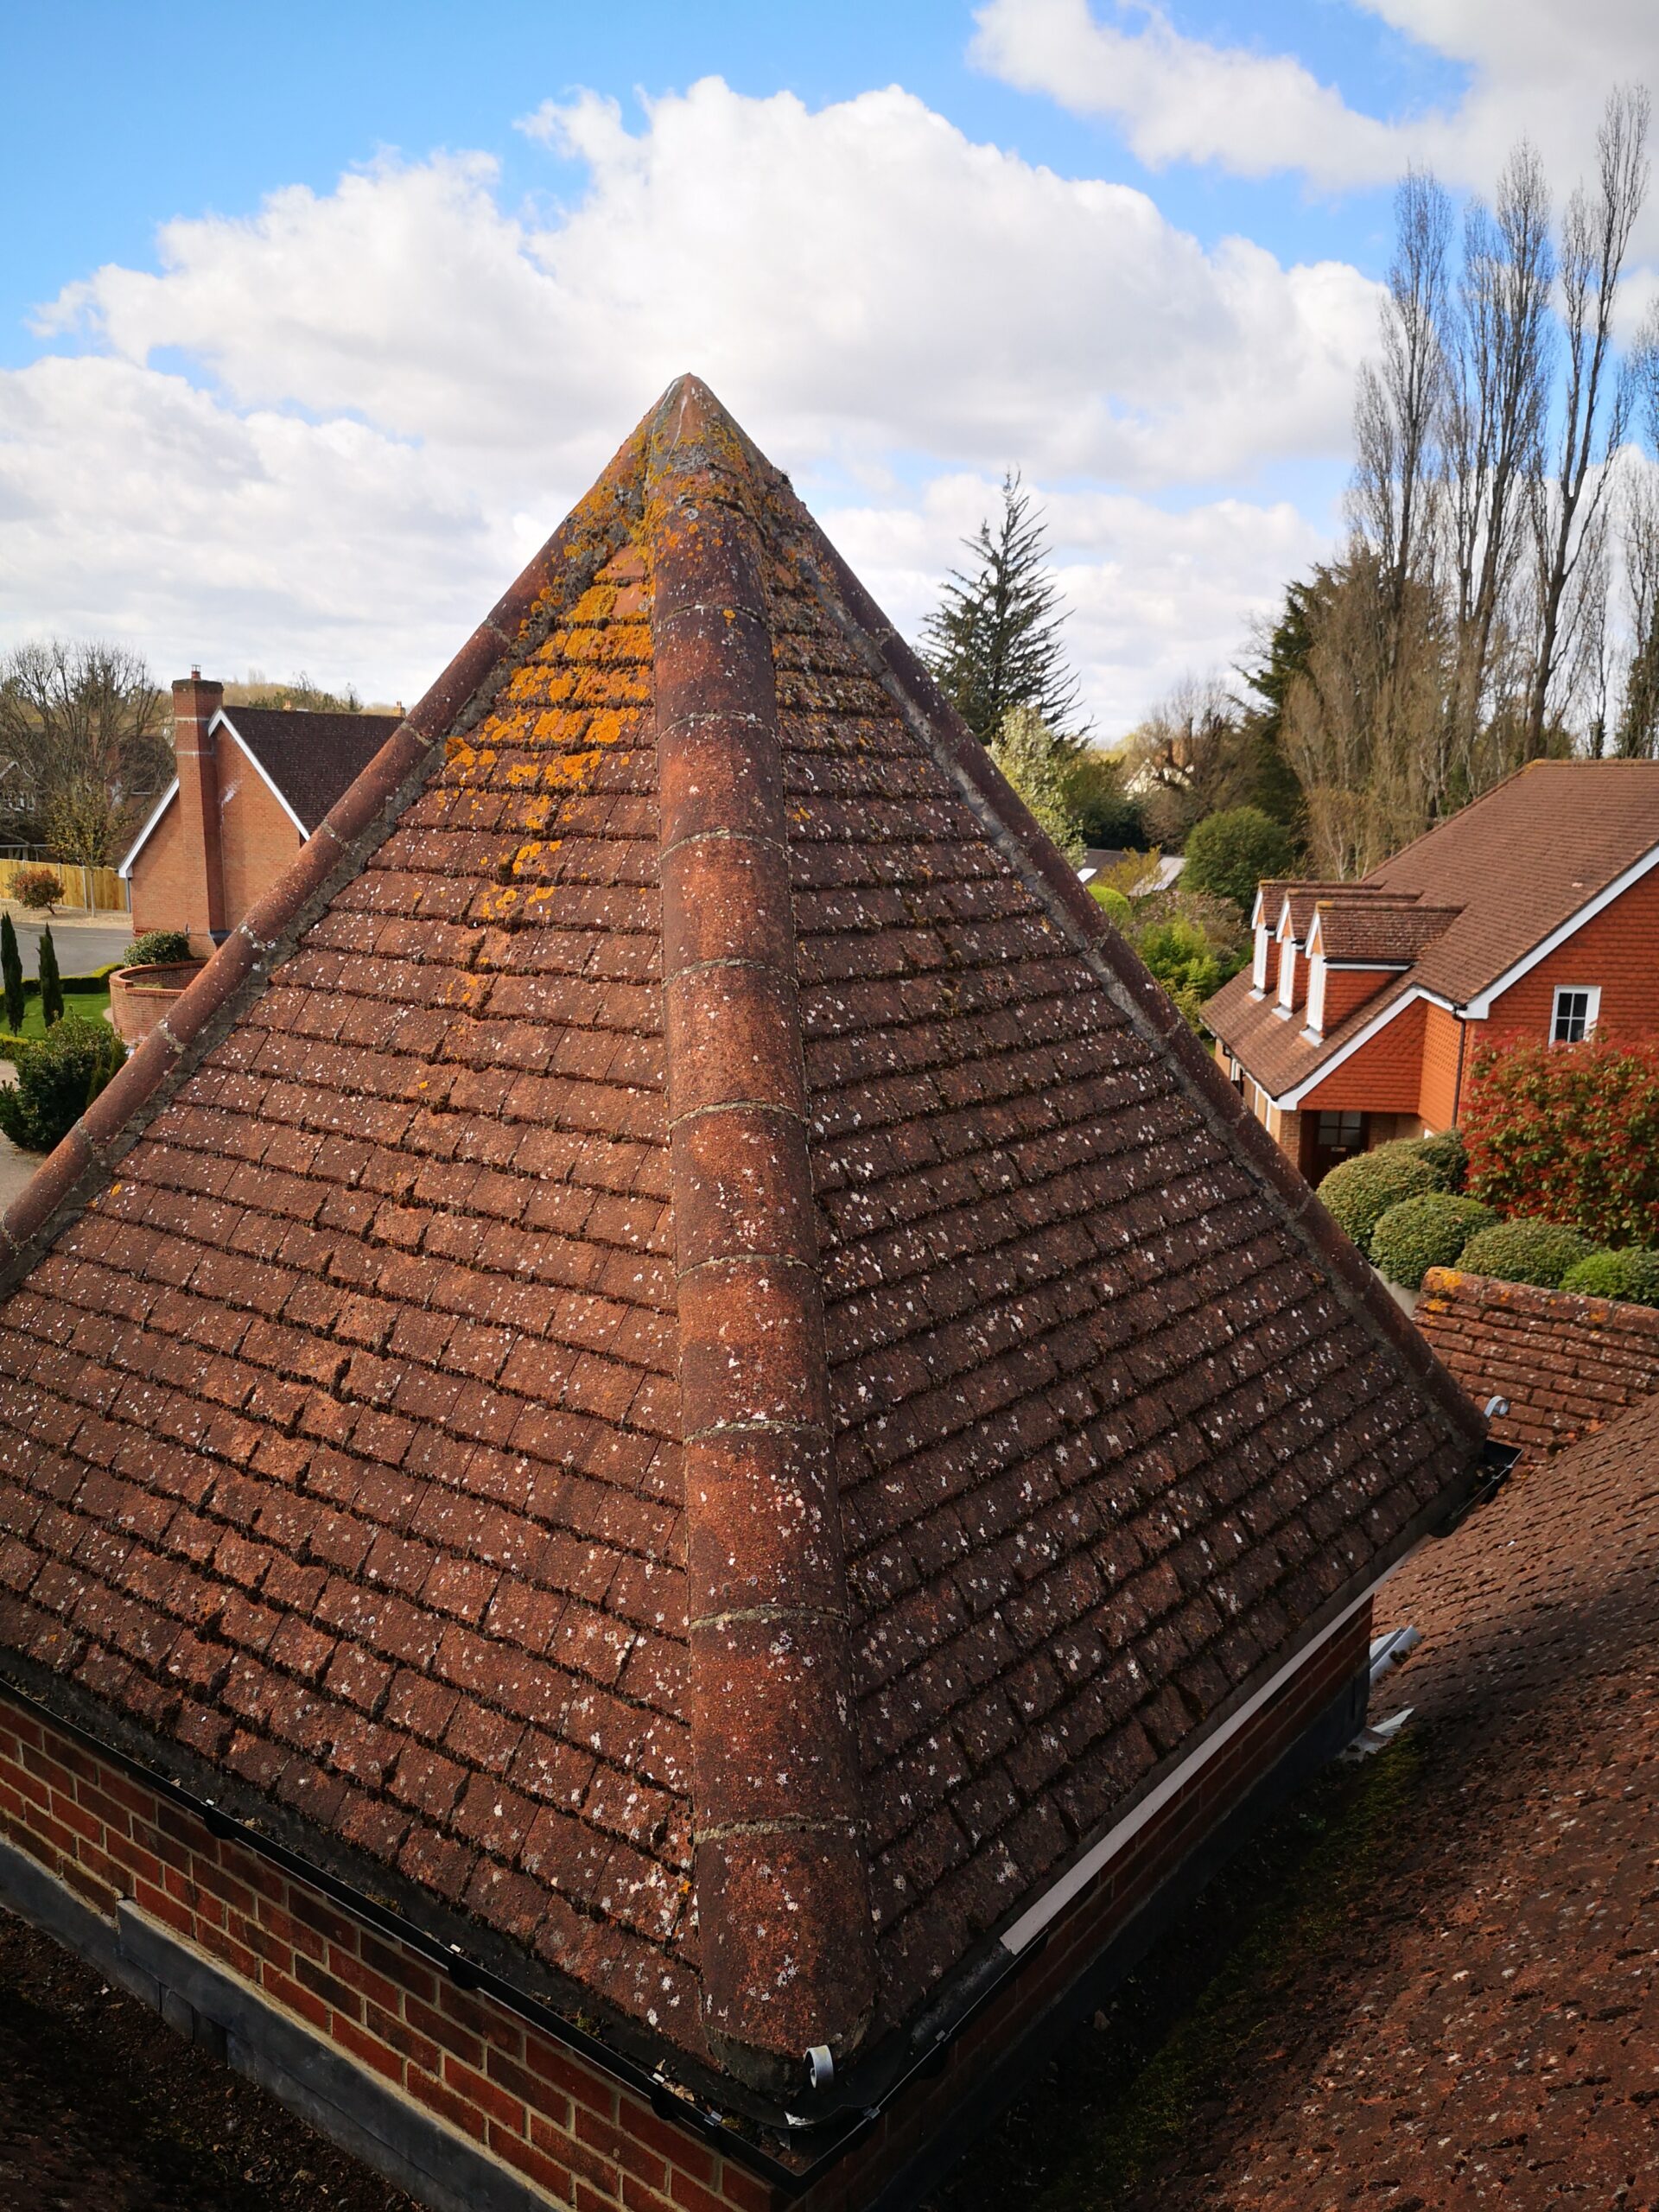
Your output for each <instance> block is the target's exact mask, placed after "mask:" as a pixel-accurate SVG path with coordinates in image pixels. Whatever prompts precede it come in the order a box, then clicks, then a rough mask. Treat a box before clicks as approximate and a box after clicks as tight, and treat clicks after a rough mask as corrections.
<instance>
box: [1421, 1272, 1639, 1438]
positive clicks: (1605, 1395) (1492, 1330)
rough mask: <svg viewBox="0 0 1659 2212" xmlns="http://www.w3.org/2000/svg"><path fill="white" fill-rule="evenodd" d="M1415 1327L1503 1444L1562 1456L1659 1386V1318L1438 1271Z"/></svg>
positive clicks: (1601, 1301)
mask: <svg viewBox="0 0 1659 2212" xmlns="http://www.w3.org/2000/svg"><path fill="white" fill-rule="evenodd" d="M1415 1318H1416V1322H1417V1325H1418V1327H1419V1328H1420V1329H1421V1331H1422V1332H1423V1334H1424V1335H1425V1336H1426V1337H1427V1338H1428V1341H1429V1343H1430V1344H1432V1345H1433V1347H1434V1350H1435V1351H1437V1352H1438V1353H1439V1354H1440V1357H1441V1359H1442V1360H1444V1361H1445V1363H1446V1366H1447V1367H1449V1368H1450V1369H1451V1370H1452V1374H1453V1375H1454V1376H1456V1377H1457V1379H1458V1381H1459V1383H1461V1384H1462V1385H1463V1387H1464V1389H1465V1390H1466V1391H1467V1392H1468V1394H1469V1395H1470V1396H1471V1398H1472V1399H1473V1400H1474V1402H1475V1403H1476V1404H1477V1405H1478V1406H1484V1404H1485V1403H1486V1401H1487V1400H1488V1399H1489V1398H1492V1397H1499V1398H1507V1399H1508V1400H1509V1402H1510V1410H1509V1412H1508V1413H1507V1414H1503V1415H1501V1416H1500V1417H1499V1418H1498V1419H1497V1420H1496V1421H1494V1422H1493V1423H1492V1433H1493V1434H1494V1435H1495V1436H1496V1437H1497V1438H1498V1439H1499V1440H1500V1441H1502V1442H1503V1443H1505V1444H1519V1445H1521V1446H1523V1447H1524V1448H1526V1449H1528V1450H1531V1451H1535V1452H1554V1451H1556V1450H1559V1449H1560V1446H1563V1445H1566V1444H1571V1443H1573V1441H1574V1440H1576V1439H1577V1438H1579V1437H1580V1436H1583V1435H1584V1434H1585V1433H1586V1432H1587V1431H1588V1430H1590V1429H1592V1428H1600V1427H1604V1426H1605V1423H1606V1422H1608V1421H1611V1420H1612V1418H1613V1417H1614V1415H1615V1414H1618V1413H1620V1412H1622V1411H1623V1409H1624V1408H1625V1407H1626V1406H1630V1405H1634V1404H1635V1403H1636V1402H1637V1399H1638V1398H1645V1397H1647V1396H1648V1395H1649V1393H1650V1392H1652V1391H1654V1390H1656V1389H1659V1311H1656V1310H1655V1309H1654V1308H1653V1307H1651V1306H1625V1305H1624V1304H1621V1303H1619V1302H1618V1301H1616V1300H1612V1299H1607V1298H1576V1297H1571V1296H1569V1295H1568V1294H1567V1292H1566V1291H1562V1290H1535V1289H1533V1288H1532V1287H1531V1286H1530V1285H1529V1284H1528V1283H1519V1282H1497V1281H1493V1280H1492V1278H1491V1276H1489V1275H1471V1274H1464V1273H1463V1272H1462V1271H1461V1270H1460V1269H1459V1268H1430V1270H1429V1272H1428V1274H1427V1276H1426V1277H1425V1278H1424V1281H1423V1289H1422V1295H1421V1297H1420V1298H1419V1299H1418V1300H1417V1312H1416V1316H1415Z"/></svg>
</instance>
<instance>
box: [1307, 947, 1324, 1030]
mask: <svg viewBox="0 0 1659 2212" xmlns="http://www.w3.org/2000/svg"><path fill="white" fill-rule="evenodd" d="M1307 1026H1308V1027H1309V1028H1310V1029H1311V1030H1312V1031H1313V1033H1314V1035H1315V1036H1316V1037H1323V1036H1324V1034H1325V955H1324V954H1323V953H1322V952H1316V953H1315V954H1314V955H1313V958H1312V959H1311V960H1310V961H1309V962H1308V963H1307Z"/></svg>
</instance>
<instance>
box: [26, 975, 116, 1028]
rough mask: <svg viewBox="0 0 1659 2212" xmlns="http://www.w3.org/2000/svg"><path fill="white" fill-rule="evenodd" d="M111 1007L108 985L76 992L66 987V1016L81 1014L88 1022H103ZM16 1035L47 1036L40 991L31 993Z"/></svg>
mask: <svg viewBox="0 0 1659 2212" xmlns="http://www.w3.org/2000/svg"><path fill="white" fill-rule="evenodd" d="M109 1007H110V987H109V985H108V984H107V983H98V984H95V985H93V986H92V988H90V989H87V990H74V989H72V988H70V986H69V985H68V984H65V986H64V992H63V1010H64V1012H65V1013H66V1014H80V1015H81V1016H83V1017H84V1019H85V1020H88V1021H102V1020H103V1019H104V1017H105V1014H107V1013H108V1012H109ZM45 1034H46V1022H45V1020H44V1019H43V1017H42V1015H41V995H40V993H39V992H38V991H31V992H30V993H29V998H28V1001H27V1003H26V1004H25V1006H24V1008H23V1026H22V1028H21V1029H20V1030H19V1031H18V1032H17V1035H19V1036H20V1037H44V1036H45Z"/></svg>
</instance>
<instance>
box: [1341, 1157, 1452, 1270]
mask: <svg viewBox="0 0 1659 2212" xmlns="http://www.w3.org/2000/svg"><path fill="white" fill-rule="evenodd" d="M1438 1188H1439V1185H1438V1183H1437V1181H1436V1179H1435V1173H1434V1170H1433V1168H1432V1167H1431V1166H1429V1164H1428V1162H1427V1160H1419V1159H1418V1158H1416V1156H1415V1155H1414V1154H1413V1153H1412V1152H1411V1151H1409V1150H1408V1147H1406V1146H1404V1145H1403V1144H1401V1145H1390V1144H1384V1145H1379V1146H1378V1147H1377V1148H1376V1151H1375V1152H1362V1153H1360V1154H1357V1156H1356V1157H1355V1158H1354V1159H1352V1160H1343V1161H1341V1162H1340V1163H1339V1165H1338V1166H1335V1167H1333V1168H1332V1170H1331V1173H1329V1174H1328V1175H1327V1176H1326V1177H1325V1179H1324V1180H1323V1182H1321V1183H1320V1185H1319V1196H1320V1198H1322V1199H1323V1200H1324V1201H1325V1205H1327V1206H1328V1207H1329V1208H1330V1209H1331V1211H1332V1214H1334V1215H1335V1217H1336V1219H1337V1221H1338V1224H1339V1225H1340V1226H1341V1227H1342V1228H1343V1229H1345V1230H1347V1232H1348V1234H1349V1236H1351V1237H1352V1238H1353V1240H1354V1242H1355V1243H1356V1244H1357V1245H1358V1247H1359V1249H1360V1250H1361V1251H1362V1252H1369V1251H1370V1249H1371V1231H1372V1230H1374V1229H1375V1228H1376V1224H1377V1223H1378V1222H1379V1221H1381V1220H1382V1218H1383V1215H1384V1214H1385V1213H1387V1211H1389V1207H1390V1206H1397V1205H1399V1204H1400V1202H1401V1200H1402V1198H1418V1197H1421V1194H1422V1193H1423V1192H1425V1191H1433V1190H1436V1189H1438Z"/></svg>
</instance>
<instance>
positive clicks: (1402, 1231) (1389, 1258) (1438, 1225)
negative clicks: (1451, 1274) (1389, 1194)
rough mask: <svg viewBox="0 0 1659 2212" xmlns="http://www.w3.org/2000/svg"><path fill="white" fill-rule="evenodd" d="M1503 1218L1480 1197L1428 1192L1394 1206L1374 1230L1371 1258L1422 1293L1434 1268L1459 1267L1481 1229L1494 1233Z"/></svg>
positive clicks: (1408, 1287)
mask: <svg viewBox="0 0 1659 2212" xmlns="http://www.w3.org/2000/svg"><path fill="white" fill-rule="evenodd" d="M1496 1221H1497V1215H1496V1214H1495V1213H1494V1212H1493V1211H1492V1210H1491V1207H1490V1206H1484V1205H1481V1204H1480V1202H1479V1200H1478V1198H1459V1197H1457V1196H1456V1195H1455V1193H1454V1192H1451V1191H1425V1192H1423V1193H1422V1195H1421V1197H1420V1198H1402V1200H1401V1202H1400V1204H1399V1205H1397V1206H1390V1207H1389V1210H1388V1211H1387V1213H1385V1214H1384V1215H1383V1218H1382V1220H1381V1221H1379V1222H1378V1223H1377V1224H1376V1228H1375V1229H1374V1230H1372V1231H1371V1257H1372V1259H1373V1260H1375V1261H1376V1264H1377V1266H1378V1267H1379V1268H1382V1270H1383V1274H1385V1275H1386V1276H1387V1277H1388V1279H1389V1281H1390V1282H1397V1283H1399V1284H1400V1285H1401V1286H1402V1288H1404V1289H1406V1290H1421V1287H1422V1282H1423V1277H1424V1276H1425V1275H1426V1274H1427V1273H1428V1271H1429V1269H1430V1268H1450V1267H1453V1266H1455V1265H1456V1263H1457V1260H1458V1256H1459V1254H1460V1253H1461V1252H1462V1250H1463V1248H1464V1246H1465V1244H1466V1243H1468V1242H1469V1239H1470V1238H1471V1236H1473V1235H1474V1234H1475V1232H1476V1230H1481V1229H1490V1228H1491V1226H1492V1224H1494V1223H1495V1222H1496Z"/></svg>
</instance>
